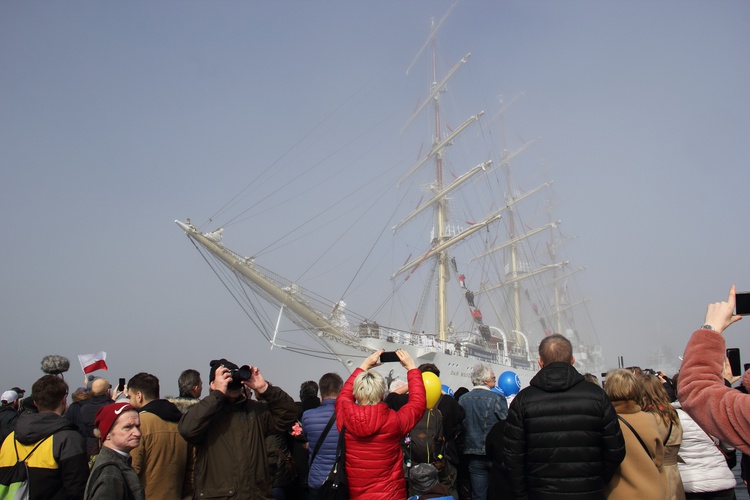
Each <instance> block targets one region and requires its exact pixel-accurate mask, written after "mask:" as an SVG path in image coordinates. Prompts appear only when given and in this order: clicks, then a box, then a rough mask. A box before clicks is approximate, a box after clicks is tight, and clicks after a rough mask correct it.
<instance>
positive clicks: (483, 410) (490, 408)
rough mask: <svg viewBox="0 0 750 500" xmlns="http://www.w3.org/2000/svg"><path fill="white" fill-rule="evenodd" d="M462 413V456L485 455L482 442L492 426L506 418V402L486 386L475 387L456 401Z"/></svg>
mask: <svg viewBox="0 0 750 500" xmlns="http://www.w3.org/2000/svg"><path fill="white" fill-rule="evenodd" d="M458 404H460V405H461V406H462V407H463V409H464V411H466V418H465V419H464V450H463V452H464V454H466V455H486V452H485V449H484V442H485V440H486V439H487V434H489V432H490V429H492V426H493V425H495V424H496V423H497V422H499V421H500V420H505V417H507V416H508V402H507V401H506V399H505V398H504V397H503V396H501V395H500V394H498V393H496V392H495V391H491V390H489V388H488V387H486V386H479V387H475V388H474V389H473V390H472V391H470V392H467V393H466V394H464V395H463V396H461V399H459V400H458Z"/></svg>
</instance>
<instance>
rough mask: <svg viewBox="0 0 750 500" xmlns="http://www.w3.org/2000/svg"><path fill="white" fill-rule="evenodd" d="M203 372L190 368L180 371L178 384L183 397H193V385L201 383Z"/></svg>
mask: <svg viewBox="0 0 750 500" xmlns="http://www.w3.org/2000/svg"><path fill="white" fill-rule="evenodd" d="M200 383H201V374H200V372H199V371H198V370H193V369H192V368H188V369H187V370H185V371H184V372H182V373H180V378H179V379H177V386H178V388H179V390H180V397H181V398H192V397H193V387H196V386H198V385H200Z"/></svg>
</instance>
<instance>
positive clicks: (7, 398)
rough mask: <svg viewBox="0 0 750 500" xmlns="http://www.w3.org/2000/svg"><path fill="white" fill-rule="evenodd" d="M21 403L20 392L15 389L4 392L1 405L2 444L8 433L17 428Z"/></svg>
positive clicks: (0, 429) (0, 440) (0, 431)
mask: <svg viewBox="0 0 750 500" xmlns="http://www.w3.org/2000/svg"><path fill="white" fill-rule="evenodd" d="M19 403H20V400H19V398H18V393H17V392H16V391H14V390H13V389H11V390H9V391H5V392H4V393H3V395H2V406H0V445H2V443H3V441H5V438H6V437H8V434H10V433H11V432H13V431H14V430H16V420H18V404H19Z"/></svg>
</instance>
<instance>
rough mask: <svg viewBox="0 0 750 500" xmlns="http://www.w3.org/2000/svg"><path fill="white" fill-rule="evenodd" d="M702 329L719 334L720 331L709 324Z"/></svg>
mask: <svg viewBox="0 0 750 500" xmlns="http://www.w3.org/2000/svg"><path fill="white" fill-rule="evenodd" d="M700 329H701V330H711V331H712V332H717V331H718V330H716V328H714V327H713V326H711V325H708V324H706V325H703V326H702V327H701V328H700Z"/></svg>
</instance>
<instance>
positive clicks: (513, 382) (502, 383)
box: [495, 370, 521, 397]
mask: <svg viewBox="0 0 750 500" xmlns="http://www.w3.org/2000/svg"><path fill="white" fill-rule="evenodd" d="M495 387H496V388H497V390H498V392H499V393H500V394H502V395H503V396H505V397H508V396H513V395H515V394H518V391H520V390H521V377H519V376H518V375H517V374H516V372H512V371H510V370H509V371H507V372H503V373H501V374H500V376H499V377H497V385H496V386H495Z"/></svg>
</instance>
